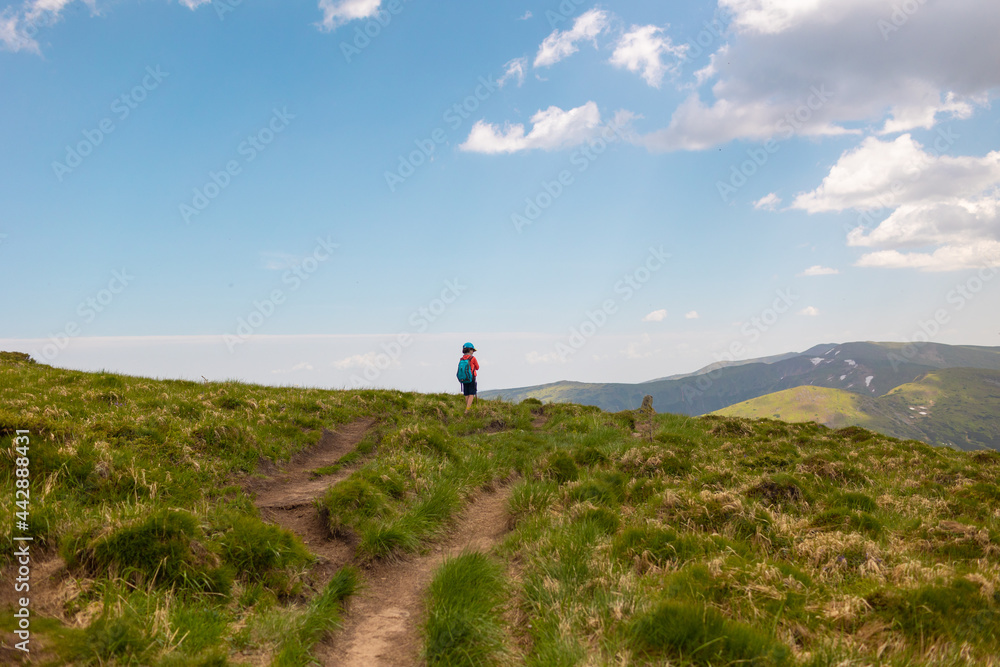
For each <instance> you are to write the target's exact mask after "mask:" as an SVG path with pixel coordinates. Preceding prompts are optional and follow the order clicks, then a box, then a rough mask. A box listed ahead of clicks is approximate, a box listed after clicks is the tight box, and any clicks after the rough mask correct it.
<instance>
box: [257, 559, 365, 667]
mask: <svg viewBox="0 0 1000 667" xmlns="http://www.w3.org/2000/svg"><path fill="white" fill-rule="evenodd" d="M358 577H359V575H358V572H357V570H355V569H354V568H353V567H346V568H344V569H341V570H339V571H338V572H337V573H336V574H335V575H334V576H333V578H332V579H331V580H330V582H329V583H328V584H327V585H326V587H325V588H324V589H323V591H322V592H321V593H320V594H319V595H317V596H316V597H314V598H313V599H312V600H311V601H310V603H309V605H308V607H307V608H306V609H305V611H304V612H303V613H302V614H301V615H300V616H299V617H298V618H297V619H296V621H295V623H294V624H293V627H292V628H290V629H289V632H288V633H287V634H286V635H285V636H284V638H283V641H282V643H281V648H280V649H279V650H278V653H277V656H276V657H275V659H274V663H273V664H274V666H275V667H298V666H299V665H307V664H310V663H311V662H314V659H313V657H312V654H311V652H312V647H313V646H314V645H315V644H316V643H317V642H318V641H319V640H320V639H322V638H323V636H324V635H325V634H327V633H328V632H330V631H331V630H333V629H334V628H336V627H338V626H339V624H340V612H341V608H342V605H343V602H344V600H345V599H346V598H348V597H350V596H351V595H353V594H354V592H355V590H357V588H358V581H359V579H358Z"/></svg>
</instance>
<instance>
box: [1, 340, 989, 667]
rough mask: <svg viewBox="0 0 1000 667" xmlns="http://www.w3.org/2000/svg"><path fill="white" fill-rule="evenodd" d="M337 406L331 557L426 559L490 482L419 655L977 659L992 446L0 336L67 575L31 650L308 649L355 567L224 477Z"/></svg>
mask: <svg viewBox="0 0 1000 667" xmlns="http://www.w3.org/2000/svg"><path fill="white" fill-rule="evenodd" d="M539 414H542V415H543V416H544V417H545V423H544V426H543V427H542V428H540V429H536V428H534V427H533V426H532V421H533V420H535V419H536V418H537V417H538V415H539ZM359 419H366V420H367V419H375V423H374V426H373V427H372V428H371V429H370V430H369V432H368V433H367V435H366V436H365V437H364V439H363V440H362V442H361V444H360V445H359V446H358V449H357V451H356V452H354V453H352V454H349V455H348V456H346V457H344V458H342V459H341V460H340V461H339V462H338V464H337V465H339V466H341V467H340V468H339V470H340V471H341V472H342V473H344V474H346V473H349V474H347V476H346V478H344V479H343V480H342V481H341V482H340V483H338V484H337V485H336V486H334V487H332V488H331V489H330V490H329V491H328V492H327V493H326V494H325V495H324V496H323V497H322V498H320V500H319V502H318V505H319V509H320V510H321V512H322V513H323V515H324V516H325V518H326V521H327V525H328V526H329V528H330V531H331V532H332V533H333V534H335V535H339V536H341V537H343V538H344V539H348V540H354V542H353V543H354V544H355V545H356V550H357V560H358V564H366V563H367V562H369V561H380V560H382V561H384V560H392V559H396V558H401V559H404V560H405V558H408V557H410V555H411V554H419V553H421V552H423V551H425V550H427V549H428V547H429V545H431V544H433V543H434V542H435V541H436V540H439V539H442V538H444V537H445V536H446V535H447V534H448V533H449V531H450V530H451V529H452V527H453V525H454V522H455V519H456V517H457V516H458V515H459V513H460V512H462V510H463V509H464V508H465V507H466V506H467V505H468V503H469V502H470V499H472V498H474V497H476V496H477V495H478V494H479V493H480V492H481V491H482V490H484V489H492V488H496V487H498V486H501V485H505V484H509V490H508V493H509V500H508V509H509V525H508V527H509V528H510V532H509V533H508V534H507V535H506V537H504V539H503V540H502V542H501V544H499V545H498V546H497V548H496V549H495V550H494V551H492V552H490V553H489V554H485V555H484V554H472V553H468V554H464V555H462V556H461V557H459V558H455V559H451V560H449V561H448V562H447V563H446V565H445V566H444V567H443V568H442V569H440V570H439V571H438V572H436V573H435V575H434V583H433V585H432V587H431V589H430V590H429V591H428V597H427V605H428V607H427V608H428V616H427V622H426V624H425V625H424V636H425V645H424V654H425V656H426V659H427V661H428V663H429V664H430V663H433V664H527V665H538V666H543V665H544V666H546V667H548V666H549V665H579V664H596V665H611V664H635V665H660V664H666V663H668V662H669V663H670V664H678V665H684V664H687V665H695V664H697V665H724V664H757V665H786V664H787V665H817V666H818V665H831V666H832V665H840V664H844V663H847V664H873V665H874V664H881V665H893V666H896V665H898V666H900V667H901V666H902V665H922V664H926V665H932V664H933V665H951V664H955V665H958V664H966V663H965V662H964V660H965V658H963V657H962V656H963V655H964V656H967V657H968V661H969V662H971V663H973V664H990V660H994V664H996V661H995V659H994V656H995V655H997V654H998V652H1000V646H998V639H997V638H998V637H1000V626H998V618H1000V598H998V597H997V591H1000V510H998V509H997V508H998V503H1000V485H998V484H1000V458H998V456H997V454H995V453H993V452H975V453H971V454H968V453H964V452H960V451H955V450H953V449H949V448H936V447H931V446H928V445H926V444H923V443H920V442H916V441H913V440H897V439H893V438H889V437H886V436H882V435H878V434H877V433H873V432H870V431H866V430H864V429H860V428H856V427H855V428H851V427H845V428H841V429H838V430H831V429H829V428H826V427H823V426H820V425H817V424H814V423H801V424H788V423H785V422H781V421H776V420H770V419H769V420H756V419H747V418H726V417H719V416H712V417H706V418H694V417H685V416H679V415H669V414H661V415H656V416H655V418H654V419H653V420H652V422H651V423H650V422H649V421H648V420H647V418H646V417H645V416H643V415H640V414H638V413H636V412H631V411H626V412H621V413H614V414H611V413H606V412H602V411H600V410H598V409H596V408H591V407H585V406H578V405H571V404H559V405H545V406H541V405H539V404H538V403H536V402H530V401H529V402H525V403H523V404H520V405H512V404H509V403H504V402H500V401H480V402H479V403H478V404H477V405H476V407H475V408H474V409H473V412H472V413H471V414H470V415H468V416H466V415H465V414H464V403H463V402H462V399H461V397H459V396H448V395H442V394H432V395H419V394H406V393H401V392H393V391H360V392H346V391H321V390H313V389H298V388H280V387H277V388H275V387H258V386H251V385H244V384H240V383H232V382H227V383H206V384H198V383H189V382H172V381H157V380H150V379H145V378H130V377H126V376H119V375H113V374H108V373H93V374H87V373H77V372H73V371H64V370H59V369H53V368H49V367H46V366H42V365H37V364H32V363H29V362H27V361H26V360H24V359H23V358H20V357H17V356H16V355H14V356H12V355H0V451H2V452H4V456H6V457H7V458H8V459H9V460H13V459H14V458H15V457H14V451H13V448H12V442H11V441H12V436H13V435H14V431H15V430H17V429H28V430H30V431H31V449H30V454H29V458H30V470H31V480H32V485H31V499H32V503H31V512H30V514H31V516H30V519H29V523H30V525H31V528H30V530H31V532H32V534H33V535H35V536H36V537H37V540H38V546H39V548H42V547H48V548H50V549H53V550H56V549H57V550H58V553H60V554H61V555H62V556H63V558H64V559H65V561H66V564H67V567H68V575H69V576H68V577H66V578H64V579H63V580H62V581H63V583H62V584H61V586H62V588H60V592H59V594H60V596H61V597H60V600H64V602H63V613H64V614H65V617H66V618H67V620H68V623H67V624H66V625H63V624H61V623H58V622H56V621H53V620H49V619H44V618H42V617H39V618H37V619H36V620H37V622H38V624H37V626H36V625H34V624H33V626H32V627H33V630H36V629H37V636H36V638H37V639H38V641H39V644H40V645H47V646H48V647H49V648H50V651H51V652H52V653H53V654H54V655H57V656H58V657H57V658H54V659H53V660H52V664H67V665H91V664H93V665H103V664H107V665H115V664H118V665H124V664H135V665H139V664H142V665H157V666H161V665H199V664H201V665H224V664H234V665H235V664H241V661H242V662H243V663H244V664H251V663H252V664H279V665H293V664H294V665H302V664H309V662H310V661H311V660H312V659H313V653H312V651H313V647H314V646H315V645H316V643H317V642H318V641H321V640H322V638H323V637H324V636H325V635H326V634H327V633H329V632H330V631H331V630H332V629H334V628H335V627H336V624H337V622H338V621H337V619H338V617H339V615H340V614H341V613H342V611H341V610H342V607H343V604H344V601H345V599H346V598H347V597H348V596H350V595H351V594H352V593H353V592H354V591H355V589H356V588H357V587H359V586H364V585H365V582H364V576H363V574H362V572H363V570H354V569H347V570H343V571H341V572H340V573H338V574H337V575H336V576H335V577H334V580H333V581H332V582H330V583H329V584H327V583H326V580H325V579H324V580H321V581H317V580H315V579H314V578H313V574H312V572H313V570H312V566H313V563H314V557H313V555H312V554H311V553H310V552H309V550H308V549H307V548H306V547H305V546H304V545H303V544H302V542H301V541H300V540H299V539H298V538H297V537H296V536H294V535H292V534H291V533H288V532H286V531H284V530H282V529H280V528H277V527H275V526H273V525H270V524H268V523H267V522H265V521H263V520H262V519H261V517H260V516H259V515H258V513H257V511H256V509H255V508H254V506H253V503H252V501H251V499H249V498H248V497H247V496H246V495H245V494H244V492H243V491H242V488H241V482H242V480H246V479H248V478H251V477H252V476H253V475H259V474H260V472H259V466H261V465H262V463H265V464H267V466H268V467H270V466H273V464H279V465H280V464H282V463H283V462H285V461H287V460H289V459H290V457H292V456H293V455H294V454H295V453H296V452H299V451H301V450H302V449H305V448H308V447H310V446H312V445H314V444H316V443H317V442H318V441H319V439H320V437H321V434H322V431H323V429H336V428H337V427H338V426H339V425H343V424H349V423H352V422H354V421H356V420H359ZM644 420H646V421H644ZM635 433H639V436H638V437H637V436H635V435H634V434H635ZM12 468H13V466H0V482H2V483H3V484H6V485H7V488H12V487H13V484H14V477H13V473H12ZM13 500H14V498H13V496H12V495H11V494H6V495H0V542H3V543H4V545H5V546H4V550H3V555H2V556H0V559H3V560H4V561H5V562H9V559H10V554H11V553H13V548H12V547H13V537H14V536H16V535H20V534H22V532H23V531H19V530H18V529H17V528H16V527H15V526H14V524H13V517H14V512H15V511H17V508H16V506H15V505H14V504H13ZM369 585H377V584H375V583H372V584H369ZM3 618H4V619H5V620H2V621H0V627H2V628H3V629H4V630H5V631H7V630H11V629H13V626H11V625H10V618H11V617H10V615H9V614H4V615H3Z"/></svg>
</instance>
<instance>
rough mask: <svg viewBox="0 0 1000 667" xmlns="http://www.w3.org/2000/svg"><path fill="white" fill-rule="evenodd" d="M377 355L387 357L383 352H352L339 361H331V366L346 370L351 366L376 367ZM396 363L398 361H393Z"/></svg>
mask: <svg viewBox="0 0 1000 667" xmlns="http://www.w3.org/2000/svg"><path fill="white" fill-rule="evenodd" d="M379 357H385V358H388V357H387V356H386V355H384V354H379V353H378V352H366V353H365V354H352V355H351V356H349V357H345V358H344V359H341V360H340V361H335V362H333V366H334V367H335V368H338V369H340V370H342V371H343V370H348V369H351V368H368V367H369V366H371V367H373V368H377V366H376V363H377V362H378V360H379ZM393 363H398V362H393Z"/></svg>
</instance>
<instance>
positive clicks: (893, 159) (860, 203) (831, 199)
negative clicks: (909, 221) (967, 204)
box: [792, 134, 1000, 213]
mask: <svg viewBox="0 0 1000 667" xmlns="http://www.w3.org/2000/svg"><path fill="white" fill-rule="evenodd" d="M941 138H942V139H946V138H947V135H942V137H941ZM955 138H956V139H957V137H955ZM944 147H945V148H948V147H949V146H948V145H947V144H944ZM998 184H1000V151H995V152H993V153H989V154H987V155H986V156H984V157H982V158H976V157H968V156H959V157H952V156H949V155H944V154H939V153H938V152H937V151H935V152H929V151H927V150H925V149H924V147H923V146H922V145H921V144H920V143H918V142H917V141H915V140H914V139H913V138H912V137H911V136H910V135H909V134H904V135H901V136H899V137H897V138H896V139H895V140H893V141H881V140H879V139H878V138H876V137H868V138H867V139H865V140H864V142H862V144H861V145H860V146H859V147H858V148H856V149H854V150H851V151H847V152H845V153H844V154H842V155H841V156H840V159H839V160H838V161H837V164H835V165H834V166H833V167H832V168H831V169H830V173H829V174H828V175H827V176H826V178H824V179H823V183H822V184H821V185H820V186H819V187H818V188H816V190H814V191H812V192H808V193H804V194H801V195H799V196H798V197H796V198H795V202H794V203H793V204H792V206H793V208H798V209H802V210H804V211H808V212H809V213H819V212H823V211H843V210H846V209H849V208H854V209H859V210H876V209H880V208H886V207H888V206H899V205H903V204H912V203H917V202H927V201H940V200H947V199H951V198H954V197H968V196H970V195H975V194H978V193H981V192H983V191H984V190H986V189H988V188H993V187H996V186H997V185H998Z"/></svg>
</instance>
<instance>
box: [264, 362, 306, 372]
mask: <svg viewBox="0 0 1000 667" xmlns="http://www.w3.org/2000/svg"><path fill="white" fill-rule="evenodd" d="M314 370H316V369H315V368H314V367H313V365H312V364H310V363H309V362H306V361H303V362H301V363H298V364H295V365H294V366H292V367H291V368H289V369H284V368H278V369H276V370H273V371H271V373H272V374H274V375H287V374H289V373H298V372H301V371H314Z"/></svg>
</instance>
